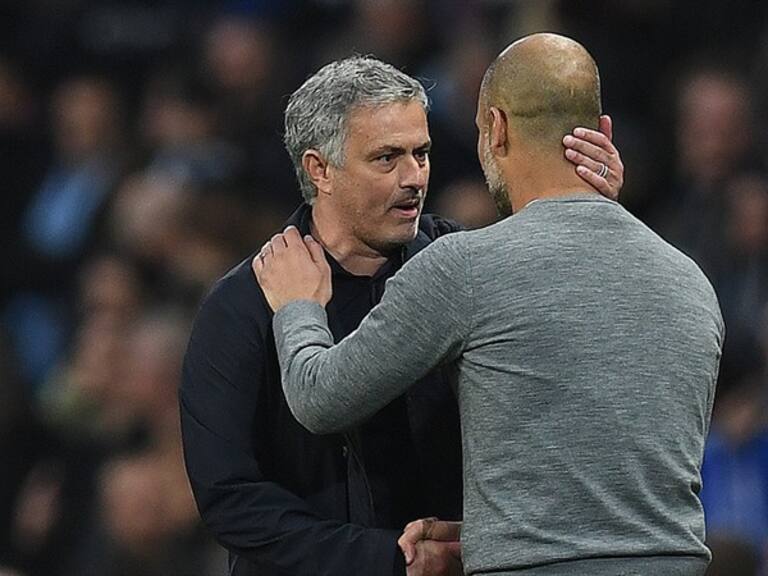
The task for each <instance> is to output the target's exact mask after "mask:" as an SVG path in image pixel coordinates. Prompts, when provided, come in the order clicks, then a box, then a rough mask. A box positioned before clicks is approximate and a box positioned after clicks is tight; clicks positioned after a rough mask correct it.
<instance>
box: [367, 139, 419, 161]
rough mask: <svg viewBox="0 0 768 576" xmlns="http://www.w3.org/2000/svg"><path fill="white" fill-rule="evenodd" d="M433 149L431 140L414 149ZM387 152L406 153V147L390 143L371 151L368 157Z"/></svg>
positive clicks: (382, 154) (376, 156)
mask: <svg viewBox="0 0 768 576" xmlns="http://www.w3.org/2000/svg"><path fill="white" fill-rule="evenodd" d="M431 149H432V141H431V140H427V141H426V142H424V143H422V144H420V145H419V146H416V147H415V148H414V150H418V151H421V150H426V151H429V150H431ZM386 154H405V148H403V147H402V146H390V145H384V146H379V147H378V148H376V149H375V150H373V151H371V153H370V154H369V155H368V157H369V158H378V157H379V156H384V155H386Z"/></svg>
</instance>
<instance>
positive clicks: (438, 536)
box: [428, 521, 461, 542]
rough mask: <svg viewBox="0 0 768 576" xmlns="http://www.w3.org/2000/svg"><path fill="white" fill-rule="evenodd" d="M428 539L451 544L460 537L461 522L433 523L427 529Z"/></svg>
mask: <svg viewBox="0 0 768 576" xmlns="http://www.w3.org/2000/svg"><path fill="white" fill-rule="evenodd" d="M428 537H429V539H430V540H440V541H442V542H453V541H457V540H459V538H460V537H461V522H445V521H438V522H434V523H433V524H432V525H431V526H430V527H429V536H428Z"/></svg>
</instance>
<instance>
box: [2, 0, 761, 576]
mask: <svg viewBox="0 0 768 576" xmlns="http://www.w3.org/2000/svg"><path fill="white" fill-rule="evenodd" d="M544 30H550V31H558V32H562V33H565V34H567V35H569V36H572V37H574V38H575V39H577V40H579V41H581V42H582V43H583V44H584V45H585V46H586V47H587V48H588V49H589V50H590V51H591V52H592V54H593V55H594V56H595V58H596V60H597V62H598V64H599V66H600V68H601V73H602V82H603V92H604V108H605V110H606V112H608V113H610V114H611V115H612V116H613V118H614V127H615V141H616V143H617V145H618V147H619V149H620V151H621V153H622V157H623V159H624V163H625V165H626V184H625V189H624V190H623V192H622V196H621V201H622V203H623V204H624V205H625V206H626V207H627V208H628V209H630V210H631V211H632V212H634V213H635V214H636V215H638V216H639V217H640V218H642V219H643V220H644V221H645V222H646V223H647V224H648V225H649V226H651V227H652V228H653V229H654V230H656V231H657V232H658V233H659V234H661V235H662V236H663V237H665V238H666V239H668V240H669V241H671V242H672V243H673V244H675V245H677V246H678V247H680V248H681V249H682V250H684V251H685V252H686V253H688V254H689V255H691V256H692V257H693V258H694V259H695V260H696V261H697V262H698V263H699V264H700V265H701V266H702V268H703V269H704V270H705V271H706V272H707V274H708V276H709V278H710V279H711V281H712V282H713V284H714V285H715V288H716V290H717V292H718V295H719V297H720V301H721V306H722V309H723V313H724V315H725V318H726V324H727V344H726V350H725V353H724V356H723V360H722V369H721V377H720V382H719V385H718V395H717V398H716V403H715V413H714V417H713V423H712V427H711V433H710V440H709V444H708V446H707V452H706V455H705V461H704V469H703V477H704V488H703V491H702V499H703V502H704V506H705V509H706V513H707V523H708V538H709V541H710V544H711V546H712V548H713V550H715V554H716V559H715V562H714V564H713V566H712V568H711V571H710V573H711V574H720V575H725V574H727V575H728V576H741V575H748V576H753V575H757V574H766V573H768V571H765V566H766V564H767V563H766V558H768V428H766V424H767V422H766V413H768V411H767V410H766V400H767V398H766V393H767V392H768V384H767V382H766V359H767V358H768V356H767V354H768V171H767V170H766V169H767V168H768V3H766V2H765V1H764V0H730V1H728V2H725V1H723V0H622V1H621V2H616V1H615V0H250V1H246V0H240V1H229V2H227V1H213V0H208V1H206V0H190V1H185V2H182V1H181V0H165V1H163V0H157V1H154V2H149V1H140V0H133V1H131V0H112V1H110V2H97V1H89V0H26V1H24V2H3V3H2V6H0V178H1V179H0V183H1V184H0V185H1V186H2V188H3V199H4V208H3V209H2V210H1V211H0V219H2V222H1V224H2V225H1V226H0V234H2V238H1V239H0V255H1V256H2V266H0V275H2V282H1V283H0V463H2V468H1V469H0V574H1V575H3V576H6V575H9V574H14V575H19V576H38V575H62V576H70V575H90V574H100V575H106V576H112V575H114V576H118V575H119V576H145V575H146V576H155V575H188V576H193V575H195V576H196V575H199V576H208V575H215V574H223V573H224V571H225V562H226V561H225V556H224V554H223V552H222V551H221V550H220V549H218V548H217V546H216V545H215V544H214V543H213V542H212V541H211V539H210V537H209V536H208V535H207V534H206V532H205V530H204V529H203V528H202V527H201V525H200V522H199V519H198V516H197V512H196V510H195V507H194V502H193V500H192V496H191V492H190V489H189V487H188V484H187V480H186V477H185V473H184V469H183V463H182V456H181V453H180V444H179V429H178V414H177V413H178V409H177V401H176V387H177V382H178V377H179V369H180V363H181V358H182V356H183V352H184V346H185V343H186V338H187V334H188V328H189V326H190V322H191V318H192V317H193V315H194V312H195V308H196V306H197V304H198V302H199V300H200V298H201V297H202V296H203V295H204V293H205V291H206V290H207V288H208V287H209V286H210V285H211V283H212V282H213V281H214V280H215V279H216V278H217V277H219V276H220V275H221V274H223V273H224V272H226V270H227V269H229V268H230V267H231V266H233V265H234V264H236V263H237V262H239V261H240V260H242V259H243V258H245V257H247V256H248V255H249V254H251V253H252V252H253V251H254V250H256V249H257V248H258V247H259V246H261V244H262V243H263V242H264V241H265V240H266V239H267V238H268V237H269V236H270V235H271V234H272V233H273V232H275V231H276V230H278V229H279V228H280V226H281V224H282V222H283V221H284V220H285V219H286V218H287V217H288V216H289V215H290V213H291V212H292V210H293V209H294V208H295V207H296V206H297V205H298V203H299V202H300V195H299V193H298V188H297V184H296V182H295V177H294V174H293V169H292V166H291V164H290V161H289V158H288V155H287V153H286V152H285V150H284V148H283V146H282V140H281V125H282V111H283V108H284V106H285V103H286V101H287V96H288V95H289V94H290V93H291V92H292V91H293V90H294V89H295V88H297V87H298V86H299V85H300V83H301V82H302V81H303V80H304V79H305V78H306V77H307V75H308V74H310V73H311V72H313V71H314V70H316V69H317V68H318V67H319V66H321V65H322V64H324V63H327V62H329V61H330V60H333V59H335V58H339V57H343V56H347V55H351V54H353V53H359V54H372V55H375V56H377V57H379V58H381V59H382V60H385V61H387V62H389V63H392V64H394V65H396V66H398V67H400V68H401V69H403V70H404V71H406V72H407V73H409V74H411V75H413V76H416V77H418V78H420V79H422V80H423V81H424V83H425V85H426V86H427V87H428V88H429V94H430V98H431V101H432V109H431V112H430V131H431V134H432V139H433V141H434V146H433V152H432V155H431V161H432V177H431V185H430V193H429V200H428V209H429V210H430V211H434V212H437V213H441V214H443V215H445V216H449V217H452V218H455V219H457V220H459V221H461V222H463V223H464V224H465V225H467V226H470V227H476V226H482V225H485V224H488V223H490V222H492V221H493V220H494V218H495V214H494V210H493V207H492V205H491V203H490V201H489V200H488V198H487V194H486V192H485V185H484V181H483V178H482V174H481V171H480V168H479V165H478V163H477V160H476V152H475V150H476V129H475V126H474V114H475V102H476V96H477V91H478V87H479V83H480V80H481V78H482V74H483V73H484V71H485V69H486V67H487V65H488V64H489V63H490V62H491V60H492V59H493V58H494V57H495V55H496V53H497V52H498V51H499V50H500V49H501V48H503V47H504V46H505V45H506V44H508V43H509V42H510V41H511V40H513V39H515V38H517V37H519V36H521V35H523V34H526V33H530V32H535V31H544ZM670 345H674V343H670ZM649 384H651V385H652V383H649Z"/></svg>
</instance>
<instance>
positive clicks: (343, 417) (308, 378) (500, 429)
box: [274, 194, 724, 576]
mask: <svg viewBox="0 0 768 576" xmlns="http://www.w3.org/2000/svg"><path fill="white" fill-rule="evenodd" d="M274 326H275V338H276V341H277V347H278V356H279V359H280V364H281V367H282V371H283V387H284V390H285V394H286V397H287V399H288V403H289V405H290V407H291V409H292V410H293V412H294V414H295V416H296V417H297V418H298V420H299V421H300V422H302V423H303V424H304V425H305V426H306V427H307V428H309V429H310V430H312V431H313V432H316V433H328V432H333V431H337V430H342V429H345V428H348V427H350V426H352V425H353V424H355V423H357V422H359V421H362V420H365V419H366V418H367V417H369V416H370V415H372V414H373V413H374V412H376V411H377V410H379V409H380V408H381V407H382V406H384V405H385V404H387V403H388V402H389V401H391V400H392V399H394V398H395V397H397V396H398V395H400V394H402V393H403V391H404V390H405V389H406V388H407V387H408V386H409V385H410V384H411V383H413V382H414V381H415V380H417V379H418V378H419V377H420V376H422V375H423V374H425V373H426V372H427V371H429V370H430V369H431V368H432V367H434V366H435V365H437V364H440V363H443V362H447V363H450V364H451V365H452V366H453V367H455V372H456V376H457V384H458V395H459V405H460V409H461V420H462V430H463V448H464V525H463V529H462V545H463V550H464V566H465V570H466V572H467V573H468V574H485V573H493V574H506V573H509V574H515V575H520V574H530V575H535V576H539V575H550V576H561V575H562V576H565V575H568V576H571V575H573V574H589V575H590V576H599V575H611V576H619V575H622V576H624V575H629V574H648V575H660V574H664V575H665V576H673V575H678V574H679V575H681V576H688V575H691V576H693V575H700V574H703V573H704V572H705V569H706V566H707V563H708V561H709V558H710V554H709V551H708V549H707V547H706V546H705V544H704V514H703V511H702V507H701V503H700V501H699V498H698V493H699V490H700V482H701V480H700V473H699V470H700V466H701V459H702V454H703V449H704V440H705V437H706V434H707V429H708V425H709V418H710V414H711V410H712V401H713V396H714V388H715V381H716V377H717V369H718V362H719V358H720V352H721V348H722V342H723V332H724V327H723V322H722V318H721V315H720V311H719V307H718V303H717V299H716V296H715V294H714V291H713V290H712V287H711V286H710V284H709V282H708V281H707V280H706V278H705V277H704V275H703V274H702V272H701V271H700V270H699V268H698V267H697V266H696V265H695V264H694V263H693V262H692V261H691V260H690V259H688V258H687V257H686V256H684V255H683V254H681V253H680V252H679V251H677V250H676V249H675V248H673V247H672V246H670V245H669V244H667V243H666V242H664V241H663V240H662V239H661V238H659V237H658V236H657V235H656V234H654V233H653V232H652V231H651V230H650V229H648V228H647V227H646V226H645V225H644V224H642V223H641V222H640V221H639V220H637V219H636V218H634V217H633V216H632V215H630V214H629V213H628V212H627V211H626V210H624V209H623V208H622V207H621V206H620V205H618V204H616V203H614V202H611V201H608V200H606V199H603V198H602V197H598V196H597V195H592V194H584V195H577V196H572V197H567V198H561V199H552V200H540V201H537V202H534V203H532V204H529V205H528V206H527V207H526V208H525V209H523V210H521V211H520V212H519V213H517V214H516V215H514V216H511V217H509V218H506V219H504V220H503V221H501V222H499V223H497V224H495V225H493V226H489V227H487V228H484V229H482V230H476V231H472V232H461V233H457V234H452V235H450V236H447V237H444V238H441V239H440V240H438V241H437V242H435V243H433V244H432V245H431V246H430V247H429V248H427V249H426V250H424V251H423V252H421V253H420V254H419V255H418V256H417V257H415V258H413V259H412V260H411V261H409V262H408V263H407V264H406V265H405V266H404V267H403V268H402V270H400V272H399V273H398V274H397V275H396V276H395V277H393V278H392V279H390V281H389V282H388V283H387V288H386V292H385V294H384V298H383V299H382V301H381V303H380V304H379V305H378V306H377V307H376V308H374V309H373V310H372V311H371V313H370V314H369V315H368V316H367V317H366V319H365V320H364V321H363V323H362V324H361V325H360V327H359V328H358V330H356V331H355V332H353V333H352V334H351V335H350V336H349V337H347V338H346V339H345V340H343V341H342V342H340V343H339V344H338V345H336V346H334V345H333V339H332V336H331V333H330V332H329V330H328V327H327V324H326V318H325V312H324V310H323V308H322V307H321V306H319V305H318V304H315V303H310V302H307V301H299V302H294V303H291V304H289V305H287V306H285V307H284V308H282V309H281V310H280V311H278V313H277V314H276V315H275V319H274ZM403 473H404V474H407V473H408V471H407V470H403ZM439 481H440V479H439V478H435V482H439Z"/></svg>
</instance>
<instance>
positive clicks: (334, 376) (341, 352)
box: [274, 301, 415, 434]
mask: <svg viewBox="0 0 768 576" xmlns="http://www.w3.org/2000/svg"><path fill="white" fill-rule="evenodd" d="M274 328H275V339H276V343H277V351H278V352H277V353H278V358H279V359H280V366H281V370H282V377H283V390H284V392H285V395H286V400H287V401H288V405H289V406H290V408H291V411H292V412H293V414H294V416H295V417H296V419H297V420H298V421H299V422H301V423H302V424H303V425H304V426H305V427H306V428H307V429H308V430H310V431H311V432H314V433H316V434H327V433H331V432H337V431H340V430H345V429H349V428H351V427H352V426H353V425H354V424H356V423H357V422H360V421H363V420H365V419H366V418H367V417H368V416H369V415H371V414H373V413H375V412H377V411H378V410H379V409H380V408H382V407H383V406H385V405H386V404H388V403H389V402H390V401H391V400H392V399H393V398H395V397H397V396H399V395H400V394H402V392H403V391H404V390H405V389H406V388H407V386H408V384H409V383H410V382H409V381H408V380H407V379H406V378H408V376H407V374H403V372H407V371H398V370H396V367H395V366H392V369H391V370H378V369H377V368H378V366H379V364H380V359H377V358H375V356H376V349H375V341H374V340H373V339H372V338H366V337H365V336H363V338H362V339H360V338H356V339H355V341H353V342H347V341H346V340H345V341H343V342H342V343H341V344H340V345H337V346H334V342H333V336H332V335H331V332H330V330H329V328H328V319H327V316H326V314H325V310H324V309H323V308H322V307H321V306H320V305H319V304H317V303H314V302H309V301H296V302H292V303H290V304H289V305H287V306H285V307H283V308H282V309H281V310H279V311H278V313H277V314H276V315H275V318H274ZM367 332H370V331H367ZM358 334H359V331H358ZM350 344H352V345H350ZM398 372H399V373H398ZM414 379H415V378H414Z"/></svg>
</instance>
